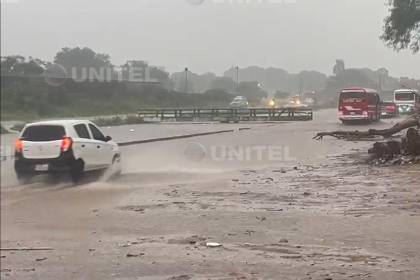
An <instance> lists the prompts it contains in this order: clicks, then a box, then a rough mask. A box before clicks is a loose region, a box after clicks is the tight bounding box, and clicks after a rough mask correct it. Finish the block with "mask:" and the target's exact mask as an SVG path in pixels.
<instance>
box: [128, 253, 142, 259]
mask: <svg viewBox="0 0 420 280" xmlns="http://www.w3.org/2000/svg"><path fill="white" fill-rule="evenodd" d="M144 255H145V253H139V254H132V253H128V254H127V255H126V257H127V258H138V257H142V256H144Z"/></svg>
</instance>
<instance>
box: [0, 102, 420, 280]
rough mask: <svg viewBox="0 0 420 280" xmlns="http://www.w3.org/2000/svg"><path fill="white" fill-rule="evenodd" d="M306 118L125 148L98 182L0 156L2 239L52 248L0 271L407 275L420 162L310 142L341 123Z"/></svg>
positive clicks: (9, 275)
mask: <svg viewBox="0 0 420 280" xmlns="http://www.w3.org/2000/svg"><path fill="white" fill-rule="evenodd" d="M315 116H316V119H315V120H314V121H313V122H305V123H283V124H260V125H255V126H253V127H252V129H251V130H249V131H235V132H233V133H229V134H225V135H213V136H206V137H199V138H194V139H182V140H175V141H170V142H161V143H150V144H144V145H138V146H132V147H127V148H124V149H123V157H124V173H123V175H122V176H121V177H120V178H118V179H116V180H114V181H108V182H102V181H100V182H90V183H89V182H88V183H85V184H80V185H78V186H73V185H71V184H69V183H66V182H63V183H60V184H46V183H44V182H43V181H42V180H40V181H38V182H35V183H33V184H31V185H26V186H22V185H18V184H17V182H16V181H15V179H14V175H13V172H12V169H11V168H10V165H9V163H8V162H2V175H5V176H2V192H1V247H2V248H5V247H7V248H19V247H51V248H53V250H52V251H16V252H15V251H2V252H1V259H0V260H1V277H2V279H3V278H4V279H58V278H61V279H418V275H420V270H419V267H420V253H419V252H420V234H419V232H420V184H419V180H420V172H419V171H420V168H419V166H396V167H378V166H370V165H366V164H364V163H362V162H361V158H363V157H364V155H365V152H366V150H367V148H368V147H369V145H371V143H369V142H358V143H353V142H344V141H338V140H335V139H325V140H324V141H314V140H312V139H311V138H312V136H313V135H314V134H315V133H316V132H318V131H320V130H336V129H337V128H338V129H340V128H346V129H347V128H352V127H343V126H342V125H341V124H339V123H338V122H337V120H336V114H335V111H332V110H326V111H321V112H318V113H317V114H316V115H315ZM392 122H395V120H387V121H385V122H383V123H380V124H378V125H376V126H380V127H385V126H389V125H390V124H391V123H392ZM140 127H141V126H140ZM140 127H139V129H140ZM161 128H164V126H162V127H161ZM363 128H365V127H358V129H363ZM118 129H120V130H123V128H118ZM147 129H150V128H145V129H144V130H147ZM153 129H154V128H153ZM182 129H183V131H186V130H185V129H188V127H183V128H182ZM196 129H197V128H194V130H195V131H196ZM121 133H122V134H124V133H125V132H124V131H122V132H121ZM156 133H158V132H156ZM159 133H163V134H164V132H162V131H161V132H159ZM155 135H157V134H155ZM117 137H118V136H117ZM197 147H198V148H197ZM255 147H257V148H258V149H257V150H260V151H265V152H261V154H258V153H256V152H255V150H252V148H255ZM269 147H274V148H275V149H274V151H275V156H273V155H271V156H270V154H269V153H268V152H266V151H268V150H269ZM212 149H213V150H212ZM250 149H251V150H250ZM285 149H286V150H287V152H286V155H285V152H284V151H285ZM223 151H226V155H224V154H223ZM247 151H248V152H249V151H250V153H249V157H247V154H246V152H247ZM207 242H216V243H220V244H221V245H222V247H219V248H209V247H207V246H206V244H207Z"/></svg>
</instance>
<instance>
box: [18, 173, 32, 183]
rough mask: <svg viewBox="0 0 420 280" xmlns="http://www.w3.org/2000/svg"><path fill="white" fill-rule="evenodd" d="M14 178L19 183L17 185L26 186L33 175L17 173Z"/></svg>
mask: <svg viewBox="0 0 420 280" xmlns="http://www.w3.org/2000/svg"><path fill="white" fill-rule="evenodd" d="M16 177H17V179H18V181H19V184H21V185H27V184H30V183H31V182H32V178H33V175H31V174H27V173H23V172H19V171H17V172H16Z"/></svg>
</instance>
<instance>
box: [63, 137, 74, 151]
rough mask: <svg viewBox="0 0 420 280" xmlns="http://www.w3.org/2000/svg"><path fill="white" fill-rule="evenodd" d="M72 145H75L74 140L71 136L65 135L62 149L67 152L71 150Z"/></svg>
mask: <svg viewBox="0 0 420 280" xmlns="http://www.w3.org/2000/svg"><path fill="white" fill-rule="evenodd" d="M71 145H73V140H72V139H71V138H70V137H63V139H62V140H61V151H62V152H67V151H68V150H70V148H71Z"/></svg>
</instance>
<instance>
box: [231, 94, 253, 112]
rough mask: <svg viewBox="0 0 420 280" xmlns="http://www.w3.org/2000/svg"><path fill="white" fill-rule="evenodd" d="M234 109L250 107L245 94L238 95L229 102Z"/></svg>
mask: <svg viewBox="0 0 420 280" xmlns="http://www.w3.org/2000/svg"><path fill="white" fill-rule="evenodd" d="M229 107H230V108H232V109H245V108H248V107H249V102H248V99H247V98H246V97H244V96H236V97H235V98H234V99H233V101H232V102H231V103H230V104H229Z"/></svg>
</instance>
